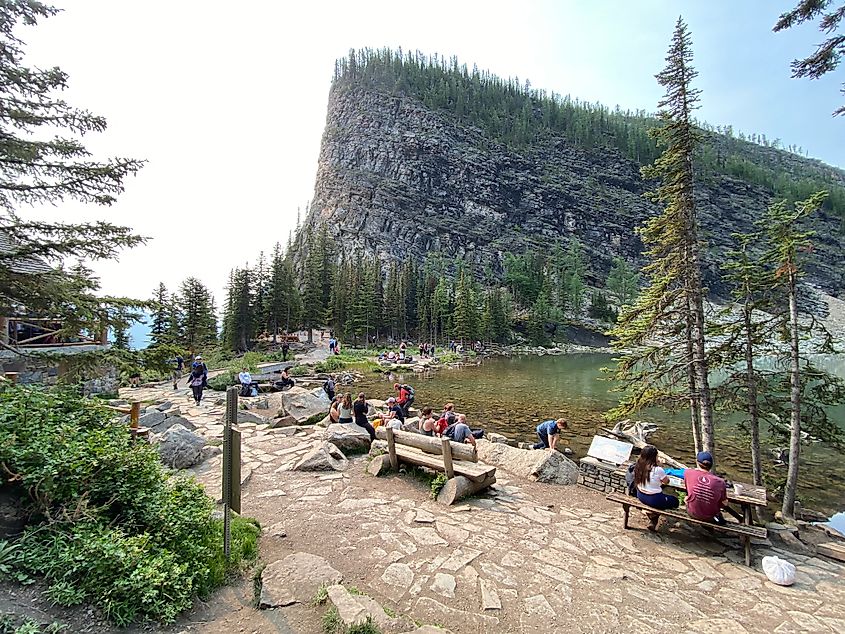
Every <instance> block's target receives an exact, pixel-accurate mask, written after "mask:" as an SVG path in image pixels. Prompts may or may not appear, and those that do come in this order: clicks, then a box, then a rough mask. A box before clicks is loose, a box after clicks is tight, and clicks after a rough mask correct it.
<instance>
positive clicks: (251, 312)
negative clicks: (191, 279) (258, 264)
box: [221, 267, 256, 352]
mask: <svg viewBox="0 0 845 634" xmlns="http://www.w3.org/2000/svg"><path fill="white" fill-rule="evenodd" d="M251 277H253V276H252V274H251V272H250V269H249V268H248V267H246V268H243V269H234V270H233V271H232V273H231V275H230V276H229V284H228V286H227V288H226V309H225V313H224V316H223V332H222V336H221V338H222V340H223V345H224V346H225V347H226V348H227V349H229V350H232V351H234V352H246V351H247V350H249V348H250V344H251V343H252V339H253V336H254V334H255V321H256V320H255V312H256V302H255V296H254V295H253V292H252V288H251V283H250V278H251Z"/></svg>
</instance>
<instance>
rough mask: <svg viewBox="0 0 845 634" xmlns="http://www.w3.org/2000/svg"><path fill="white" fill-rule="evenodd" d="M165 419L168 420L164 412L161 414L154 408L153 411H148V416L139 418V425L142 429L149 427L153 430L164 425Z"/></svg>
mask: <svg viewBox="0 0 845 634" xmlns="http://www.w3.org/2000/svg"><path fill="white" fill-rule="evenodd" d="M165 418H167V414H165V413H164V412H160V411H158V410H157V409H155V408H153V409H152V411H150V410H149V409H148V410H147V413H146V414H144V415H143V416H141V417H139V418H138V424H139V425H140V426H141V427H149V428H150V429H153V428H154V427H156V426H157V425H160V424H161V423H163V422H164V419H165Z"/></svg>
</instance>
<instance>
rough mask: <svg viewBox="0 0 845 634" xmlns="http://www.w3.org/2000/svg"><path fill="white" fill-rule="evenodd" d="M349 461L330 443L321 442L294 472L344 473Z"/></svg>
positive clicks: (296, 466) (296, 465) (297, 465)
mask: <svg viewBox="0 0 845 634" xmlns="http://www.w3.org/2000/svg"><path fill="white" fill-rule="evenodd" d="M347 466H349V461H348V460H347V459H346V456H344V455H343V452H342V451H341V450H340V449H338V448H337V447H335V446H334V445H333V444H331V443H330V442H321V443H320V444H319V445H317V446H316V447H315V448H314V449H312V450H311V451H310V452H309V453H307V454H305V456H303V457H302V460H300V461H299V462H297V463H296V464H295V465H294V467H293V469H294V471H344V470H345V469H346V467H347Z"/></svg>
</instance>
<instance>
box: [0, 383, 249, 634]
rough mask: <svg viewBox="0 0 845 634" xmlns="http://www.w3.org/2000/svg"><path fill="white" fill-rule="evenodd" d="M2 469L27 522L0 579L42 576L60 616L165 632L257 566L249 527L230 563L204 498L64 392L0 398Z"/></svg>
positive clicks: (109, 419)
mask: <svg viewBox="0 0 845 634" xmlns="http://www.w3.org/2000/svg"><path fill="white" fill-rule="evenodd" d="M0 463H2V464H4V465H5V467H6V468H7V470H8V473H9V474H10V475H9V476H8V477H9V479H10V480H12V481H13V484H14V486H21V487H24V488H25V490H26V491H28V492H29V495H30V498H31V502H30V504H31V506H32V509H31V510H32V512H33V518H34V520H35V522H36V523H34V524H31V525H30V526H28V527H27V528H26V530H25V531H24V534H23V535H22V536H21V537H20V538H19V539H18V541H17V542H16V544H15V550H14V551H13V552H11V554H9V552H8V550H7V553H6V556H5V557H4V566H5V567H4V568H2V569H0V577H11V578H18V579H20V576H21V575H28V576H30V577H35V576H43V577H44V578H45V581H46V582H47V584H48V585H49V589H48V596H49V597H50V599H51V600H52V601H54V602H56V603H58V604H61V605H76V604H79V603H82V602H92V603H95V604H96V605H98V606H100V607H101V608H102V609H103V610H104V612H105V613H106V615H107V616H108V618H109V619H111V620H112V621H113V622H115V623H117V624H118V625H126V624H128V623H130V622H131V621H133V620H135V619H138V618H151V619H155V620H160V621H172V620H173V619H174V618H175V617H176V615H177V614H178V613H179V612H181V611H183V610H185V609H187V608H189V607H190V606H191V604H192V602H193V598H194V596H196V595H199V596H206V595H208V594H209V593H210V592H211V590H213V589H214V588H215V587H217V586H219V585H221V584H222V583H223V582H224V581H225V580H226V578H227V576H228V575H229V574H232V573H236V572H239V571H240V568H241V566H242V565H243V562H245V561H251V560H253V559H255V557H256V554H257V552H256V551H257V546H256V545H257V540H258V534H259V529H258V527H257V524H256V523H255V522H254V521H252V520H248V519H245V518H236V519H235V521H234V522H233V526H232V551H231V557H230V559H229V561H228V562H227V561H226V560H225V558H224V556H223V548H222V544H223V537H222V534H223V526H222V521H219V520H214V519H212V517H211V513H212V510H213V508H214V503H213V501H212V500H211V498H209V497H208V496H207V495H205V493H204V492H203V491H202V489H201V488H200V486H199V485H198V484H197V483H196V482H194V481H193V480H191V479H187V478H184V477H179V476H175V475H172V474H170V473H169V472H168V471H166V470H165V469H164V467H162V466H161V464H160V463H159V460H158V454H157V453H156V451H155V449H153V448H152V447H150V446H149V445H147V444H146V443H132V442H131V440H130V435H129V434H128V433H127V431H126V427H125V426H124V425H122V424H116V423H115V421H114V414H112V413H111V412H110V411H109V410H107V409H106V408H105V407H103V406H102V404H100V403H98V402H97V401H95V400H94V399H85V398H82V397H80V396H79V395H78V393H75V392H73V391H70V390H56V389H54V390H46V389H37V388H29V387H17V386H4V387H3V388H0Z"/></svg>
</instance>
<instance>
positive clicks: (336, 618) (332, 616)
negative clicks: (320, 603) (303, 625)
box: [322, 606, 346, 634]
mask: <svg viewBox="0 0 845 634" xmlns="http://www.w3.org/2000/svg"><path fill="white" fill-rule="evenodd" d="M322 622H323V632H325V634H346V626H345V625H344V624H343V621H342V620H341V618H340V614H338V612H337V608H336V607H334V606H332V607H330V608H329V609H328V610H326V612H325V614H323V618H322Z"/></svg>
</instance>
